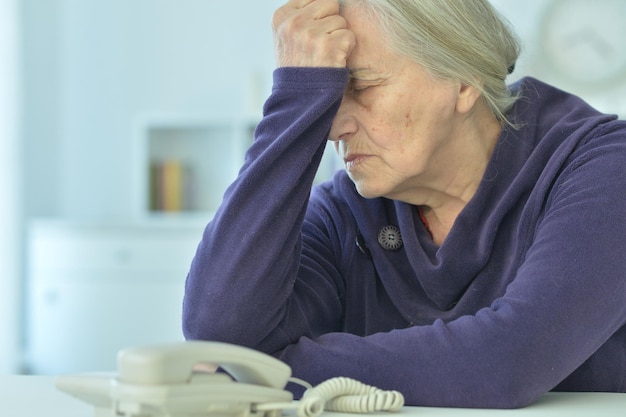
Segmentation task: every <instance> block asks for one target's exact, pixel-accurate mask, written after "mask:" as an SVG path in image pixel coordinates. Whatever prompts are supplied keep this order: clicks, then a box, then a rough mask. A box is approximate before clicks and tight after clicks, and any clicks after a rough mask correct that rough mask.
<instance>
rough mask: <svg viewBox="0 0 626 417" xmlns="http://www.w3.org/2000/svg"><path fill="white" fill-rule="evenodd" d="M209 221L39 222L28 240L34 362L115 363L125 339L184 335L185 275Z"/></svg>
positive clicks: (87, 368)
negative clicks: (182, 327)
mask: <svg viewBox="0 0 626 417" xmlns="http://www.w3.org/2000/svg"><path fill="white" fill-rule="evenodd" d="M203 227H204V224H202V223H195V222H194V223H187V224H185V223H181V222H176V223H168V222H158V223H144V224H80V223H65V222H41V221H40V222H36V223H34V224H33V225H32V227H31V228H30V233H29V235H30V236H29V247H28V255H29V268H28V269H29V271H28V272H29V282H28V303H27V306H28V307H27V323H28V325H27V331H26V339H27V340H26V344H27V349H26V366H27V368H28V370H29V371H30V372H32V373H35V374H60V373H74V372H91V371H110V370H114V369H115V366H116V364H115V358H116V353H117V351H118V350H119V349H121V348H123V347H126V346H129V345H138V344H151V343H162V342H172V341H178V340H182V339H183V336H182V331H181V309H182V298H183V291H184V281H185V278H186V275H187V271H188V270H189V266H190V263H191V259H192V258H193V255H194V253H195V249H196V247H197V245H198V242H199V241H200V238H201V234H202V230H203Z"/></svg>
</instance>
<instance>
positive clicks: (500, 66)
mask: <svg viewBox="0 0 626 417" xmlns="http://www.w3.org/2000/svg"><path fill="white" fill-rule="evenodd" d="M340 3H341V5H342V7H349V8H357V9H358V10H359V11H360V12H363V13H365V14H366V16H367V17H368V18H371V19H372V21H373V22H375V23H377V24H378V27H379V28H380V29H381V31H382V35H383V36H385V37H386V39H387V41H388V42H389V48H390V50H391V51H393V52H395V53H398V54H400V55H403V56H406V57H408V58H409V59H411V60H413V61H415V62H417V63H418V64H420V65H422V66H423V67H424V68H425V69H426V70H427V71H428V72H429V73H430V74H431V76H433V77H436V78H443V79H453V80H459V81H460V82H462V83H463V84H465V85H469V86H472V87H474V88H476V89H477V90H478V91H480V93H481V95H482V97H483V98H484V100H485V101H486V103H487V105H488V106H489V108H490V109H491V111H492V112H493V114H494V115H495V116H496V118H497V119H498V120H500V121H501V122H503V123H508V124H511V122H510V121H509V120H508V118H507V116H506V114H507V112H508V111H509V110H510V108H511V107H512V106H513V103H514V102H515V101H516V100H517V98H518V97H517V95H515V94H514V93H513V92H511V90H510V89H509V88H508V87H507V85H506V77H507V75H508V74H510V73H511V72H512V71H513V68H514V67H515V62H516V61H517V58H518V56H519V53H520V44H519V41H518V39H517V37H516V35H515V34H514V32H513V31H512V29H511V28H510V25H509V24H508V22H507V21H506V20H505V19H504V18H503V17H502V16H501V15H500V14H499V13H498V12H497V11H496V10H495V9H494V8H493V6H492V5H491V4H490V3H489V2H488V0H340Z"/></svg>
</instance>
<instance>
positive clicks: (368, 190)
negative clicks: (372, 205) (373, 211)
mask: <svg viewBox="0 0 626 417" xmlns="http://www.w3.org/2000/svg"><path fill="white" fill-rule="evenodd" d="M354 185H355V186H356V191H357V193H359V195H360V196H361V197H363V198H367V199H371V198H378V197H382V196H383V194H382V193H381V192H380V191H379V190H376V189H374V188H372V187H368V186H367V184H363V183H359V182H355V183H354Z"/></svg>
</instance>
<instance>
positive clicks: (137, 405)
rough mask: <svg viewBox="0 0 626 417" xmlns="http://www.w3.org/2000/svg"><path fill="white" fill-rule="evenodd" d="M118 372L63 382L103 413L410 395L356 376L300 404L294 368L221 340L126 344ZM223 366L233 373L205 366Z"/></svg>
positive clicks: (316, 404) (60, 383)
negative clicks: (294, 385) (292, 388)
mask: <svg viewBox="0 0 626 417" xmlns="http://www.w3.org/2000/svg"><path fill="white" fill-rule="evenodd" d="M117 367H118V375H111V374H91V375H88V374H87V375H66V376H60V377H58V378H57V380H56V386H57V388H58V389H60V390H61V391H64V392H66V393H68V394H70V395H72V396H74V397H76V398H78V399H80V400H82V401H85V402H87V403H89V404H92V405H93V406H94V407H95V416H96V417H105V416H111V417H112V416H126V417H157V416H163V417H165V416H168V417H170V416H171V417H176V416H181V417H182V416H189V415H193V416H198V417H200V416H212V415H220V416H234V417H248V416H252V417H264V416H265V417H277V416H278V415H280V413H281V411H282V410H286V409H296V410H297V414H298V417H316V416H319V415H320V414H321V413H322V412H323V411H324V410H331V409H332V410H335V411H345V412H374V411H396V410H399V409H400V408H401V407H402V406H403V404H404V398H403V397H402V394H400V393H398V392H396V391H382V390H379V389H377V388H374V387H370V386H367V385H365V384H361V383H360V382H358V381H354V380H351V379H348V378H333V379H331V380H328V381H326V382H324V383H322V384H320V385H318V386H317V387H315V388H313V387H310V386H309V387H308V388H309V389H308V390H307V391H306V392H305V395H304V396H303V398H302V400H300V401H298V402H295V401H293V396H292V394H291V393H290V392H288V391H285V390H284V388H285V386H286V384H287V382H289V381H292V382H295V383H299V384H303V385H307V384H306V383H305V382H304V381H300V380H297V379H295V378H291V368H290V367H289V366H288V365H287V364H285V363H283V362H281V361H279V360H278V359H276V358H273V357H271V356H268V355H265V354H264V353H261V352H258V351H255V350H252V349H249V348H245V347H242V346H236V345H231V344H227V343H220V342H204V341H187V342H179V343H173V344H164V345H156V346H143V347H132V348H127V349H123V350H121V351H120V352H119V353H118V357H117ZM207 367H209V368H211V367H213V368H215V367H219V368H221V369H222V370H224V371H225V372H226V373H221V372H209V373H207V372H202V371H198V370H199V369H203V368H207Z"/></svg>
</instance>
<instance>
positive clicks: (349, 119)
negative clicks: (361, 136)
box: [328, 95, 358, 141]
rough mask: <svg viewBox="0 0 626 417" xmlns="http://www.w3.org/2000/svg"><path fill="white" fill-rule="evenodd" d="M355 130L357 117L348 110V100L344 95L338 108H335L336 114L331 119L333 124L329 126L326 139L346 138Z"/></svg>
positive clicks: (356, 128)
mask: <svg viewBox="0 0 626 417" xmlns="http://www.w3.org/2000/svg"><path fill="white" fill-rule="evenodd" d="M357 130H358V123H357V119H356V118H355V117H354V115H353V114H352V112H351V111H350V105H349V100H348V99H347V97H346V96H345V95H344V97H343V99H342V100H341V105H340V106H339V110H337V114H336V115H335V119H334V120H333V124H332V125H331V127H330V135H329V137H328V139H329V140H331V141H340V140H347V139H349V138H350V137H351V136H353V135H354V134H355V133H356V132H357Z"/></svg>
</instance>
